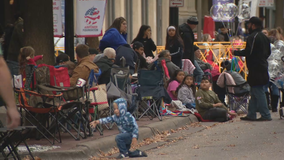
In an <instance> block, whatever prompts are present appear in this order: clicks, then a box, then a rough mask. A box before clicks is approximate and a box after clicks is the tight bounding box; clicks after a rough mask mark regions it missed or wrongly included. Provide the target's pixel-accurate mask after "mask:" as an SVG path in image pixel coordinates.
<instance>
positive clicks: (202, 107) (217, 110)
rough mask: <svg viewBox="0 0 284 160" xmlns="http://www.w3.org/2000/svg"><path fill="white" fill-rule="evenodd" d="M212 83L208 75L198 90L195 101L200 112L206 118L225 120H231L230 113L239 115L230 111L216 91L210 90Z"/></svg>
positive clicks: (218, 120)
mask: <svg viewBox="0 0 284 160" xmlns="http://www.w3.org/2000/svg"><path fill="white" fill-rule="evenodd" d="M210 86H211V83H210V81H209V79H208V78H207V77H203V78H202V80H201V84H200V89H199V90H198V91H197V92H196V95H195V97H196V98H195V103H196V109H197V111H198V113H199V114H200V115H201V116H202V118H203V119H205V120H212V121H217V122H225V121H228V120H229V116H228V114H229V115H231V116H237V114H236V113H233V112H230V111H228V108H227V107H225V105H224V104H223V103H221V101H220V100H219V99H218V96H217V95H216V93H215V92H213V91H211V90H209V88H210Z"/></svg>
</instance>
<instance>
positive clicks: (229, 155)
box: [139, 113, 284, 160]
mask: <svg viewBox="0 0 284 160" xmlns="http://www.w3.org/2000/svg"><path fill="white" fill-rule="evenodd" d="M272 118H273V120H272V121H266V122H248V121H241V120H240V119H239V117H238V118H236V119H235V120H233V121H230V122H226V123H212V122H209V123H208V122H203V123H195V125H192V126H190V127H188V128H187V129H185V130H180V131H178V132H176V133H172V134H171V135H170V136H169V137H168V138H166V139H165V140H164V141H165V142H168V144H166V145H165V144H164V146H156V147H155V148H156V149H150V150H148V151H146V152H147V154H148V157H147V158H139V160H143V159H147V160H148V159H155V160H157V159H163V160H167V159H168V160H172V159H177V160H178V159H182V160H183V159H197V160H223V159H226V160H283V159H284V149H283V148H284V139H283V138H284V120H281V119H280V118H279V114H278V113H272Z"/></svg>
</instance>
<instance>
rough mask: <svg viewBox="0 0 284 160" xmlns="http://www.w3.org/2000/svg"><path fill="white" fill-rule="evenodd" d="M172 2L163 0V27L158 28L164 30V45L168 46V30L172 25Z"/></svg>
mask: <svg viewBox="0 0 284 160" xmlns="http://www.w3.org/2000/svg"><path fill="white" fill-rule="evenodd" d="M169 17H170V2H169V0H163V3H162V27H161V28H157V29H161V30H162V45H163V46H164V45H166V36H167V35H166V29H167V27H168V26H169V23H170V19H169Z"/></svg>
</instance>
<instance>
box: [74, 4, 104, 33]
mask: <svg viewBox="0 0 284 160" xmlns="http://www.w3.org/2000/svg"><path fill="white" fill-rule="evenodd" d="M76 4H77V5H76V36H77V37H98V36H102V28H103V22H104V16H105V6H106V0H77V3H76Z"/></svg>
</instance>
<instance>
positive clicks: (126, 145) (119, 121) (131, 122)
mask: <svg viewBox="0 0 284 160" xmlns="http://www.w3.org/2000/svg"><path fill="white" fill-rule="evenodd" d="M113 109H114V115H112V116H111V117H107V118H102V119H99V120H95V121H93V122H91V127H92V128H95V127H96V125H97V124H106V123H112V122H115V123H116V125H117V127H118V129H119V131H120V133H119V134H118V135H117V136H116V137H115V141H116V144H117V147H118V149H119V152H120V155H119V156H118V157H117V159H122V158H125V157H147V154H146V153H145V152H142V151H140V150H136V151H133V152H131V151H130V147H135V146H136V145H137V139H138V125H137V123H136V121H135V118H134V117H133V116H132V115H131V114H130V113H129V112H127V102H126V100H125V99H123V98H119V99H116V100H115V101H114V102H113Z"/></svg>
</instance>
